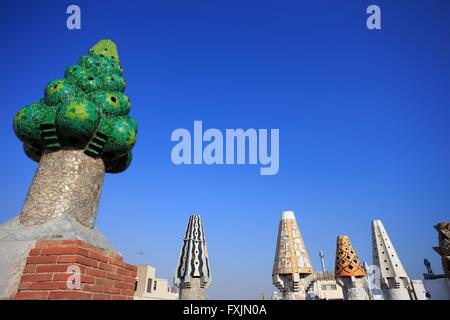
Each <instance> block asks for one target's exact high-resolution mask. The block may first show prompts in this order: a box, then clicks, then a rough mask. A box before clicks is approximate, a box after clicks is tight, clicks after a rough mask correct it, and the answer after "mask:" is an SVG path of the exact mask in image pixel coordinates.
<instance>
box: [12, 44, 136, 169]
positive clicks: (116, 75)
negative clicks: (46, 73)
mask: <svg viewBox="0 0 450 320" xmlns="http://www.w3.org/2000/svg"><path fill="white" fill-rule="evenodd" d="M122 73H123V68H122V66H121V65H120V60H119V55H118V52H117V46H116V44H115V43H114V42H113V41H111V40H101V41H99V42H98V43H97V44H96V45H95V46H93V47H92V48H91V49H90V50H89V53H88V54H87V55H84V56H82V57H80V59H79V60H78V63H77V64H74V65H70V66H68V67H67V68H66V70H65V72H64V78H61V79H54V80H52V81H50V82H49V83H48V84H47V86H46V87H45V91H44V98H43V99H41V100H39V101H37V102H35V103H32V104H30V105H28V106H26V107H24V108H22V109H21V110H19V112H17V114H16V115H15V117H14V132H15V133H16V136H17V137H18V138H19V139H20V140H21V141H22V142H23V143H24V151H25V154H26V155H27V156H28V157H29V158H31V159H32V160H34V161H39V160H40V158H41V156H42V154H43V153H44V152H52V151H56V150H60V149H78V150H84V153H85V154H87V155H89V156H91V157H93V158H98V157H100V158H102V159H103V161H104V164H105V170H106V172H109V173H119V172H122V171H124V170H126V169H127V168H128V166H129V165H130V163H131V159H132V154H131V150H132V148H133V146H134V144H135V143H136V135H137V124H136V122H135V121H134V119H133V118H131V117H130V116H129V115H128V113H129V111H130V100H129V98H128V96H126V95H125V94H124V90H125V86H126V83H125V80H124V79H123V78H122Z"/></svg>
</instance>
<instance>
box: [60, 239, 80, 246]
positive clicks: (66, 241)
mask: <svg viewBox="0 0 450 320" xmlns="http://www.w3.org/2000/svg"><path fill="white" fill-rule="evenodd" d="M62 244H72V245H74V246H83V244H84V242H83V241H80V240H63V242H62Z"/></svg>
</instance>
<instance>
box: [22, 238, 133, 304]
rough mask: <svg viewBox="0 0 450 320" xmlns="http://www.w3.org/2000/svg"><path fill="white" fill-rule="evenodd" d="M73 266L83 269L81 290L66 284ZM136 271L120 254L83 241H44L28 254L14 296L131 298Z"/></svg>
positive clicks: (34, 297) (83, 298)
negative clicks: (70, 287)
mask: <svg viewBox="0 0 450 320" xmlns="http://www.w3.org/2000/svg"><path fill="white" fill-rule="evenodd" d="M73 266H76V267H78V268H79V270H80V280H81V281H80V284H81V288H80V289H69V286H68V284H67V280H68V278H69V277H71V279H73V278H74V276H73V273H71V272H70V269H69V268H73ZM76 267H75V268H76ZM68 270H69V272H68ZM136 272H137V268H136V267H135V266H132V265H129V264H126V263H124V262H123V261H122V257H121V256H119V255H116V254H113V253H110V252H108V251H105V250H102V249H99V248H96V247H94V246H92V245H89V244H87V243H85V242H83V241H79V240H41V241H37V242H36V246H35V248H34V249H31V251H30V253H29V256H28V258H27V262H26V266H25V269H24V272H23V275H22V278H21V282H20V285H19V290H18V292H17V294H16V296H15V299H18V300H23V299H43V300H55V299H78V300H97V299H102V300H104V299H106V300H132V299H133V295H134V288H135V282H136Z"/></svg>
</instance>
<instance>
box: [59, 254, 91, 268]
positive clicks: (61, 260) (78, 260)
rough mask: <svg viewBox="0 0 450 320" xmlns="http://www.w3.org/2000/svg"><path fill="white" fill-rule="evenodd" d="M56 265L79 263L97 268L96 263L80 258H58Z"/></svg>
mask: <svg viewBox="0 0 450 320" xmlns="http://www.w3.org/2000/svg"><path fill="white" fill-rule="evenodd" d="M58 263H79V264H83V265H86V266H91V267H97V266H98V262H97V261H95V260H92V259H89V258H85V257H81V256H59V257H58Z"/></svg>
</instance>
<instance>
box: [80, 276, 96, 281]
mask: <svg viewBox="0 0 450 320" xmlns="http://www.w3.org/2000/svg"><path fill="white" fill-rule="evenodd" d="M81 282H82V283H95V278H94V277H90V276H86V275H82V276H81Z"/></svg>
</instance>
